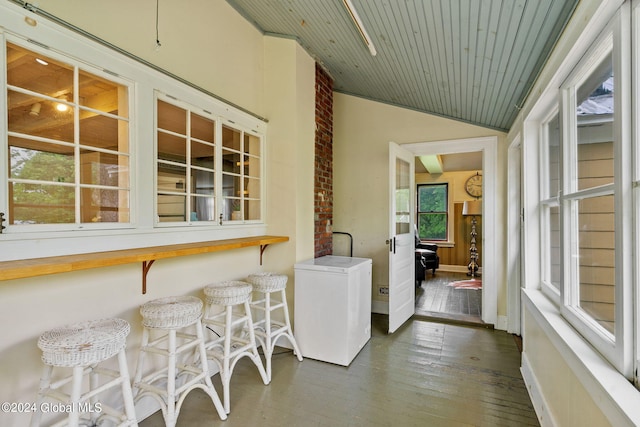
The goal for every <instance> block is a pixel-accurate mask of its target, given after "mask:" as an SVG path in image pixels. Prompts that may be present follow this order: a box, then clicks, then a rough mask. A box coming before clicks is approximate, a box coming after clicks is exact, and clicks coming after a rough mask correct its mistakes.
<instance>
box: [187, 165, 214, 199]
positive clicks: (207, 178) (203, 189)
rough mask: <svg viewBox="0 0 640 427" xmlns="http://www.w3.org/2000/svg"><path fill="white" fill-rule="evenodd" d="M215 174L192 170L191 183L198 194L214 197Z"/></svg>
mask: <svg viewBox="0 0 640 427" xmlns="http://www.w3.org/2000/svg"><path fill="white" fill-rule="evenodd" d="M213 179H214V176H213V172H208V171H202V170H192V172H191V182H192V185H193V187H194V192H195V193H196V194H206V195H209V196H213V195H214V186H213Z"/></svg>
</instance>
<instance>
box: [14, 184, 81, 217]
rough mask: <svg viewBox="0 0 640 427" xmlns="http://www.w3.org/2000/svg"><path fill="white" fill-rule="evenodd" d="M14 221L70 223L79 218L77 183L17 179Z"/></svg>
mask: <svg viewBox="0 0 640 427" xmlns="http://www.w3.org/2000/svg"><path fill="white" fill-rule="evenodd" d="M11 194H12V201H13V203H12V205H11V212H10V213H11V215H10V218H11V224H70V223H74V222H75V190H74V188H73V186H62V185H46V184H44V185H41V184H24V183H19V182H17V183H13V184H12V187H11Z"/></svg>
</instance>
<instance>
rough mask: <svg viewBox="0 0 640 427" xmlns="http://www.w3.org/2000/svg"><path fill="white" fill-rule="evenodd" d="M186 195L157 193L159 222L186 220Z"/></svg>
mask: <svg viewBox="0 0 640 427" xmlns="http://www.w3.org/2000/svg"><path fill="white" fill-rule="evenodd" d="M186 206H187V198H186V196H176V195H165V194H160V195H158V220H159V221H160V222H175V221H180V222H182V221H186V218H185V212H186Z"/></svg>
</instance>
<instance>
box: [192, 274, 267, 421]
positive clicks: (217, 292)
mask: <svg viewBox="0 0 640 427" xmlns="http://www.w3.org/2000/svg"><path fill="white" fill-rule="evenodd" d="M252 289H253V288H252V286H251V285H250V284H249V283H246V282H241V281H227V282H220V283H213V284H210V285H207V286H205V288H204V293H205V296H206V306H205V310H204V318H203V319H202V323H203V324H204V325H205V326H206V327H207V329H210V331H211V332H210V333H209V334H206V333H205V335H210V336H214V337H213V339H211V340H205V347H206V349H207V357H208V358H209V360H213V361H215V362H216V364H217V365H218V368H219V369H220V379H221V380H222V388H223V403H224V410H225V411H226V412H227V414H228V413H229V412H230V411H231V404H230V397H229V395H230V391H229V385H230V382H231V374H232V373H233V368H234V367H235V365H236V363H237V362H238V360H240V359H241V358H243V357H245V356H246V357H248V358H250V359H251V361H252V362H253V363H254V364H255V365H256V367H257V368H258V372H259V373H260V376H261V377H262V382H264V383H265V385H266V384H269V380H268V378H267V373H266V372H265V370H264V366H263V365H262V360H261V359H260V355H259V354H258V348H257V347H256V338H255V333H254V330H253V319H252V318H251V308H250V306H249V301H250V300H251V291H252ZM235 306H242V307H241V308H242V310H239V309H238V310H236V313H234V310H233V309H234V307H235ZM218 307H220V308H221V309H220V308H218Z"/></svg>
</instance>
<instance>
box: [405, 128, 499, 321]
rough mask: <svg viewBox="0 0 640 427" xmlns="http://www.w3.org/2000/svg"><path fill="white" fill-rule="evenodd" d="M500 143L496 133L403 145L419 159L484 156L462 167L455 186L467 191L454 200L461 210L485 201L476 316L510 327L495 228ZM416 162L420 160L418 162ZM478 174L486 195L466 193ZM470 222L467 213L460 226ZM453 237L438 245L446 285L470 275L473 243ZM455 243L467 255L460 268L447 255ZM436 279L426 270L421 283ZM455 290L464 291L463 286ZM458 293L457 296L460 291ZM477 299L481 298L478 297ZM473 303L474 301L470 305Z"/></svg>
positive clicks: (480, 227)
mask: <svg viewBox="0 0 640 427" xmlns="http://www.w3.org/2000/svg"><path fill="white" fill-rule="evenodd" d="M497 145H498V138H497V137H496V136H489V137H478V138H468V139H457V140H444V141H430V142H417V143H411V144H403V147H404V148H405V149H407V150H409V151H411V152H412V153H413V154H414V156H415V157H416V158H420V157H422V156H441V157H442V156H448V155H453V154H456V155H465V156H466V155H470V156H477V158H478V159H481V160H480V165H478V164H477V163H476V165H475V166H471V167H468V168H466V169H465V170H464V171H463V170H462V169H461V170H460V175H461V176H460V177H458V178H457V179H456V180H455V182H454V183H453V185H454V191H457V190H455V188H456V187H455V186H459V187H457V188H458V189H459V191H461V192H463V193H460V194H463V196H460V197H457V196H454V199H453V200H452V202H453V201H456V202H459V203H461V204H460V205H459V206H458V207H457V209H460V210H462V206H463V204H464V201H467V200H469V201H472V200H478V199H480V200H481V206H482V208H481V212H482V214H481V215H480V216H478V217H477V218H476V219H477V220H478V223H477V226H476V229H477V233H478V235H477V237H476V245H478V246H480V248H481V251H482V252H481V254H480V260H479V262H480V266H481V268H480V270H479V272H480V273H481V277H480V279H481V280H482V289H478V290H473V292H476V293H477V294H479V295H475V297H480V298H479V299H480V302H479V305H480V309H479V310H478V311H476V313H474V316H475V315H476V314H477V315H478V317H480V319H481V322H482V324H483V326H488V327H492V326H495V327H497V328H498V329H506V316H498V268H497V267H498V265H497V258H496V255H497V241H498V236H497V235H496V232H495V230H496V226H497V222H498V221H499V220H500V218H501V215H500V211H499V209H498V200H497V197H496V194H498V191H497V187H498V180H497V170H498V167H497V166H498V155H497V154H498V153H497ZM416 163H418V162H417V161H416ZM476 174H478V175H482V182H481V184H480V188H481V190H482V194H481V196H480V197H477V196H473V195H470V194H466V190H465V188H464V187H465V184H466V182H467V180H468V179H469V178H470V177H471V175H476ZM465 194H466V195H465ZM455 209H456V206H455V204H454V206H452V207H451V212H454V210H455ZM469 222H470V218H469V217H466V216H465V217H464V218H463V219H462V220H459V221H457V223H458V225H466V226H467V227H468V226H469ZM451 236H453V234H451ZM465 237H466V236H465ZM453 240H454V241H453V242H451V241H449V240H448V241H446V242H442V243H439V244H438V253H439V256H440V267H438V269H436V274H435V278H436V279H437V281H439V282H443V284H442V286H447V285H448V284H449V283H450V282H452V281H456V280H462V279H468V278H469V277H467V276H466V273H467V271H468V270H467V264H468V260H469V258H467V257H468V256H469V254H470V251H469V246H467V245H466V244H465V243H464V241H462V238H459V239H458V241H455V239H453ZM466 242H467V243H468V242H469V239H467V240H466ZM454 246H455V247H456V250H459V251H461V253H464V254H465V258H466V259H465V261H464V262H462V261H458V262H456V264H457V265H458V266H457V267H453V268H450V267H451V266H454V265H456V264H454V263H453V262H452V261H450V260H448V259H447V258H446V257H447V256H448V255H447V253H446V252H447V251H451V250H452V248H453V247H454ZM445 274H446V275H445ZM447 276H449V277H447ZM432 278H433V275H432V272H431V271H427V272H426V273H425V279H426V281H424V282H421V283H420V287H422V286H423V285H428V284H429V282H430V281H431V279H432ZM431 283H432V284H433V283H435V282H433V281H431ZM454 290H456V291H460V292H463V290H462V289H454ZM454 295H456V296H457V295H459V294H454ZM416 299H417V300H418V301H420V300H421V298H420V295H417V296H416ZM460 299H463V298H460ZM474 299H475V300H477V298H474ZM471 303H472V301H470V302H469V303H468V304H471ZM421 311H423V310H422V308H421V307H416V313H417V314H418V315H420V314H421ZM424 311H426V310H424ZM469 313H471V311H469ZM503 324H504V325H503Z"/></svg>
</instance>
